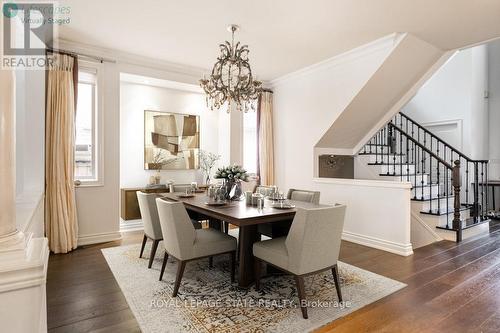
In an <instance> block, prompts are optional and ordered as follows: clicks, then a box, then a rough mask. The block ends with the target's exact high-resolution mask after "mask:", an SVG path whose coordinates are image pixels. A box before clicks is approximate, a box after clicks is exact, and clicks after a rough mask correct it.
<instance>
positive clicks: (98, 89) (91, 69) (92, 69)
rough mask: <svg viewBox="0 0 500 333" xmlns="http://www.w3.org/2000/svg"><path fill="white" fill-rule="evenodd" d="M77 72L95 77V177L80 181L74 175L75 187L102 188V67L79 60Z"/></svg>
mask: <svg viewBox="0 0 500 333" xmlns="http://www.w3.org/2000/svg"><path fill="white" fill-rule="evenodd" d="M78 71H79V72H88V73H91V74H94V75H95V76H96V83H95V88H94V90H93V99H94V112H93V113H92V161H93V163H92V164H93V165H92V167H93V170H92V171H93V173H94V175H95V177H92V178H91V179H85V178H82V179H80V178H77V177H76V175H75V185H76V186H77V187H94V186H104V126H103V125H104V112H103V110H104V108H103V105H104V104H103V96H102V95H103V94H102V91H103V89H102V87H103V82H102V81H103V75H102V72H103V66H102V64H99V63H94V62H88V61H82V60H79V61H78ZM80 82H82V80H81V79H80V78H78V83H80ZM77 112H78V111H77Z"/></svg>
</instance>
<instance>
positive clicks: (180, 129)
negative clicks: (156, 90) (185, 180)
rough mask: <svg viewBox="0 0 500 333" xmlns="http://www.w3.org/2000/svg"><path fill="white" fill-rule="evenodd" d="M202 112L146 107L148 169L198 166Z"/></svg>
mask: <svg viewBox="0 0 500 333" xmlns="http://www.w3.org/2000/svg"><path fill="white" fill-rule="evenodd" d="M199 150H200V116H196V115H189V114H180V113H171V112H158V111H150V110H145V111H144V169H146V170H158V169H162V170H186V169H198V166H199V161H198V153H199Z"/></svg>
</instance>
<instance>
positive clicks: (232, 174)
mask: <svg viewBox="0 0 500 333" xmlns="http://www.w3.org/2000/svg"><path fill="white" fill-rule="evenodd" d="M215 179H225V180H227V181H230V182H231V181H233V182H237V181H240V180H242V181H244V182H246V181H248V173H247V171H246V170H245V169H243V167H241V166H239V165H232V166H227V167H223V168H218V169H217V171H216V172H215Z"/></svg>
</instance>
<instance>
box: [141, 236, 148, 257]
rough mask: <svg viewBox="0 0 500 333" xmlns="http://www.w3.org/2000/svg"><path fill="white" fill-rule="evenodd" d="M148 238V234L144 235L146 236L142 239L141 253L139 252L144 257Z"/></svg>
mask: <svg viewBox="0 0 500 333" xmlns="http://www.w3.org/2000/svg"><path fill="white" fill-rule="evenodd" d="M147 240H148V236H146V235H144V238H143V239H142V246H141V254H139V258H142V254H143V253H144V247H146V242H147Z"/></svg>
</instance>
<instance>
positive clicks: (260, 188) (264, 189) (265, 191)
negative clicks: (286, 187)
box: [255, 185, 276, 196]
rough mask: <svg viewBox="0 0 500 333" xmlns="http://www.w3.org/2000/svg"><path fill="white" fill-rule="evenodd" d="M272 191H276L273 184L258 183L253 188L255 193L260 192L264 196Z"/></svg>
mask: <svg viewBox="0 0 500 333" xmlns="http://www.w3.org/2000/svg"><path fill="white" fill-rule="evenodd" d="M274 192H276V187H274V186H266V185H259V186H257V187H256V188H255V193H260V194H262V195H264V196H269V195H271V194H272V193H274Z"/></svg>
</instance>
